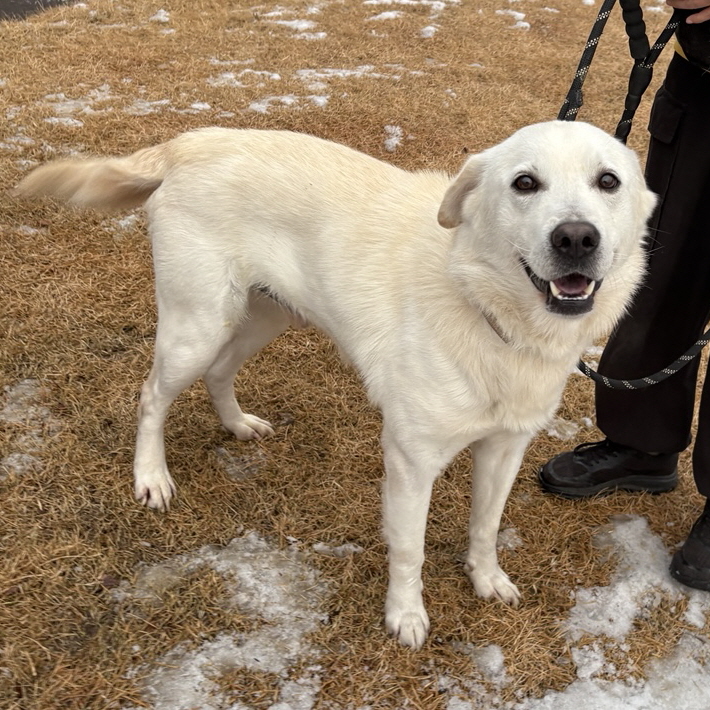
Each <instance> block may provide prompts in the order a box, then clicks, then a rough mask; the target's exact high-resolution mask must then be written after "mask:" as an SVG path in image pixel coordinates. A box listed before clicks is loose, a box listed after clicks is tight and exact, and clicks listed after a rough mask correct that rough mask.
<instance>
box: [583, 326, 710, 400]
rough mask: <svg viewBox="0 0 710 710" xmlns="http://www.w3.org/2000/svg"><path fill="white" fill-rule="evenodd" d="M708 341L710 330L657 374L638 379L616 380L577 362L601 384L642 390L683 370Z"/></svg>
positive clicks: (585, 372) (588, 375)
mask: <svg viewBox="0 0 710 710" xmlns="http://www.w3.org/2000/svg"><path fill="white" fill-rule="evenodd" d="M708 343H710V330H708V331H707V332H706V333H704V334H703V336H702V338H700V340H698V341H697V342H696V343H694V344H693V345H691V346H690V347H689V348H688V349H687V350H686V351H685V352H684V353H683V354H682V355H681V356H680V357H679V358H678V359H677V360H676V361H675V362H674V363H673V364H672V365H669V366H668V367H664V368H663V369H662V370H661V371H660V372H657V373H656V374H655V375H649V376H648V377H640V378H639V379H636V380H615V379H613V378H611V377H606V376H605V375H602V374H600V373H599V372H596V371H595V370H592V368H591V367H589V365H587V363H586V362H583V361H582V360H580V361H579V362H578V363H577V368H578V369H579V370H580V372H582V373H583V374H585V375H586V376H587V377H589V378H591V379H592V380H594V381H595V382H598V383H599V384H602V385H604V386H605V387H610V388H611V389H615V390H640V389H643V388H644V387H649V386H650V385H657V384H658V383H659V382H663V380H667V379H668V378H669V377H670V376H671V375H675V373H676V372H678V370H682V369H683V368H684V367H685V366H686V365H687V364H688V363H689V362H692V361H693V360H694V359H695V357H696V356H697V355H698V353H699V352H700V351H701V350H702V349H703V348H704V347H705V346H706V345H707V344H708Z"/></svg>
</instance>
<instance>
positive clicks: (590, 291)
mask: <svg viewBox="0 0 710 710" xmlns="http://www.w3.org/2000/svg"><path fill="white" fill-rule="evenodd" d="M596 285H597V282H596V281H590V282H589V284H588V285H587V288H585V289H584V295H585V296H591V295H592V294H593V293H594V287H595V286H596Z"/></svg>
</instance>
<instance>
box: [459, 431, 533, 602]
mask: <svg viewBox="0 0 710 710" xmlns="http://www.w3.org/2000/svg"><path fill="white" fill-rule="evenodd" d="M529 441H530V436H529V435H528V434H520V433H511V432H501V433H498V434H494V435H491V436H489V437H486V438H485V439H482V440H480V441H477V442H476V443H474V444H472V445H471V455H472V457H473V470H472V500H471V518H470V521H469V529H468V532H469V548H468V555H467V556H466V572H467V573H468V576H469V577H470V579H471V582H473V586H474V588H475V590H476V593H477V594H478V595H479V596H481V597H484V598H492V597H493V598H498V599H500V600H501V601H504V602H506V603H507V604H512V605H513V606H517V605H518V601H519V600H520V592H519V591H518V588H517V587H516V586H515V585H514V584H513V583H512V582H511V581H510V579H509V578H508V575H507V574H506V573H505V572H504V571H503V570H502V569H501V568H500V566H499V565H498V553H497V550H496V542H497V538H498V528H499V527H500V519H501V516H502V515H503V509H504V507H505V502H506V500H507V499H508V494H509V493H510V489H511V487H512V486H513V482H514V481H515V476H516V475H517V473H518V470H519V469H520V464H521V463H522V460H523V454H524V453H525V448H526V446H527V444H528V442H529Z"/></svg>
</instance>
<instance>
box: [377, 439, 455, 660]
mask: <svg viewBox="0 0 710 710" xmlns="http://www.w3.org/2000/svg"><path fill="white" fill-rule="evenodd" d="M382 446H383V450H384V460H385V473H386V476H385V483H384V487H383V528H384V535H385V539H386V541H387V546H388V552H389V587H388V589H387V601H386V603H385V624H386V626H387V630H388V631H389V633H390V634H392V635H393V636H395V637H396V638H397V639H398V640H399V642H400V643H402V644H403V645H405V646H411V647H412V648H420V647H421V645H422V644H423V643H424V641H425V639H426V637H427V633H428V632H429V617H428V615H427V613H426V609H425V608H424V601H423V600H422V565H423V563H424V535H425V531H426V521H427V513H428V511H429V502H430V500H431V491H432V486H433V484H434V481H435V480H436V477H437V476H438V475H439V473H440V472H441V469H442V466H437V464H436V462H433V461H429V462H427V461H426V457H425V456H417V455H416V454H414V453H413V452H411V451H407V450H405V448H404V447H403V446H401V445H400V443H399V442H398V441H397V440H396V439H395V437H394V436H392V435H391V433H388V432H387V431H386V430H385V431H384V432H383V434H382Z"/></svg>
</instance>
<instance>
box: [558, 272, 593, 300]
mask: <svg viewBox="0 0 710 710" xmlns="http://www.w3.org/2000/svg"><path fill="white" fill-rule="evenodd" d="M553 283H554V284H555V286H557V288H558V289H559V290H560V293H561V294H562V295H563V296H582V295H583V294H584V291H585V289H586V288H587V286H588V285H589V279H587V277H586V276H582V274H570V275H569V276H563V277H562V278H561V279H555V281H554V282H553Z"/></svg>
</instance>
